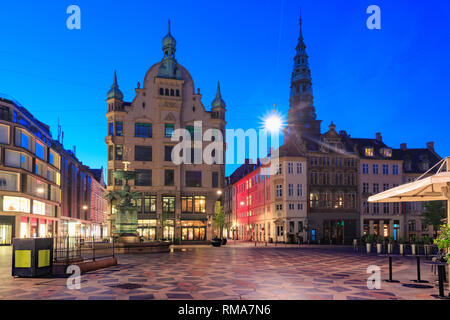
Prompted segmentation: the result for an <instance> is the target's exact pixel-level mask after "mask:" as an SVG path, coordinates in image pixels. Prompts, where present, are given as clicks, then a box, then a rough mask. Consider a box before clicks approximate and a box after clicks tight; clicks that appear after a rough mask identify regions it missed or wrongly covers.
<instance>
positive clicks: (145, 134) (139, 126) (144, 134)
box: [134, 123, 152, 138]
mask: <svg viewBox="0 0 450 320" xmlns="http://www.w3.org/2000/svg"><path fill="white" fill-rule="evenodd" d="M134 136H135V137H138V138H151V137H152V124H151V123H136V124H135V125H134Z"/></svg>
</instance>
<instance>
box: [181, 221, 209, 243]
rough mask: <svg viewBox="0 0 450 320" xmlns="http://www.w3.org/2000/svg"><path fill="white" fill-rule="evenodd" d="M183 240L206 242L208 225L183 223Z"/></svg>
mask: <svg viewBox="0 0 450 320" xmlns="http://www.w3.org/2000/svg"><path fill="white" fill-rule="evenodd" d="M181 240H182V241H204V240H206V223H205V222H203V221H181Z"/></svg>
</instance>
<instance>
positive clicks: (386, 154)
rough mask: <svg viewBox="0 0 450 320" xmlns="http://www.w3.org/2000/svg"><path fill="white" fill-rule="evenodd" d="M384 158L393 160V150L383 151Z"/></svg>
mask: <svg viewBox="0 0 450 320" xmlns="http://www.w3.org/2000/svg"><path fill="white" fill-rule="evenodd" d="M383 156H384V157H385V158H391V157H392V149H383Z"/></svg>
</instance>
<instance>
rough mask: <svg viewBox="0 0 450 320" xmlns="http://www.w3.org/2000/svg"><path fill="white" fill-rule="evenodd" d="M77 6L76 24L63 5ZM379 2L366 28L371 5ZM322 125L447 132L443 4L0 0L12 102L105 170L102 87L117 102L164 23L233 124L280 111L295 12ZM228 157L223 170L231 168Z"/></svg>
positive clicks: (414, 138) (155, 46)
mask: <svg viewBox="0 0 450 320" xmlns="http://www.w3.org/2000/svg"><path fill="white" fill-rule="evenodd" d="M71 4H77V5H78V6H80V8H81V19H82V22H81V30H73V31H71V30H68V29H67V28H66V19H67V17H68V15H67V14H66V8H67V7H68V6H69V5H71ZM371 4H376V5H378V6H380V7H381V16H382V29H381V30H368V29H367V27H366V19H367V17H368V16H369V15H368V14H366V8H367V7H368V6H369V5H371ZM300 7H301V8H302V12H303V22H304V23H303V33H304V37H305V42H306V45H307V47H308V48H307V52H308V54H309V56H310V61H309V62H310V67H311V70H312V77H313V90H314V101H315V107H316V111H317V115H318V118H319V119H321V120H323V125H322V131H326V130H327V126H328V124H329V123H330V122H331V121H334V123H335V124H336V125H337V130H346V131H347V132H348V133H349V134H351V135H352V136H353V137H375V133H376V132H381V133H382V135H383V138H384V141H385V142H386V143H387V144H388V145H390V146H392V147H396V148H397V147H399V145H400V143H402V142H407V143H408V146H409V147H425V144H426V142H427V141H435V146H436V150H437V151H438V153H439V154H440V155H441V156H448V155H450V142H449V139H448V118H449V116H450V111H449V102H448V101H449V97H448V92H449V85H450V83H449V82H450V81H449V74H450V59H449V51H450V26H449V24H448V23H449V22H448V21H450V2H449V1H444V0H442V1H436V0H429V1H410V0H396V1H392V0H391V1H382V0H370V1H363V0H359V1H358V0H340V1H338V0H334V1H331V0H330V1H325V0H319V1H318V0H314V1H312V0H310V1H306V0H302V1H300V0H285V1H282V0H280V1H274V0H258V1H247V0H245V1H244V0H227V1H211V0H209V1H177V0H173V1H167V0H166V1H154V0H151V1H149V0H146V1H144V0H141V1H137V0H130V1H120V3H119V1H92V0H90V1H86V0H71V1H63V0H60V1H15V2H13V1H2V3H1V4H0V33H1V46H0V92H2V93H6V94H8V95H11V96H13V97H14V98H16V99H17V100H18V101H20V102H21V103H22V104H23V105H24V106H25V107H26V108H27V109H28V110H30V112H31V113H32V114H33V115H35V116H36V117H37V118H38V119H39V120H41V121H43V122H45V123H47V124H49V125H50V126H51V128H52V132H53V137H54V138H56V136H57V120H58V118H59V119H60V122H61V124H62V128H63V131H64V145H65V147H66V148H68V149H70V148H72V146H73V145H76V146H77V156H78V157H79V158H80V160H82V161H83V163H85V164H87V165H89V166H91V167H100V166H104V167H106V155H107V153H106V145H105V143H104V137H105V135H106V132H107V129H106V117H105V112H106V102H105V99H106V92H107V91H108V89H109V88H110V86H111V84H112V80H113V71H114V69H117V72H118V80H119V85H120V88H121V90H122V91H123V93H124V95H125V100H126V101H131V100H132V99H133V98H134V88H135V87H136V84H137V82H138V81H140V82H141V83H142V82H143V78H144V75H145V73H146V72H147V70H148V69H149V68H150V66H151V65H153V64H154V63H156V62H158V61H159V60H160V59H161V58H162V51H161V39H162V37H163V36H164V35H166V33H167V20H168V19H171V21H172V34H173V35H174V37H175V38H176V40H177V54H176V57H177V60H178V62H179V63H180V64H182V65H183V66H185V67H186V68H187V69H188V70H189V71H190V73H191V75H192V76H193V79H194V83H195V85H196V87H199V88H200V89H201V92H202V93H203V104H204V105H205V106H206V107H207V108H208V106H210V104H211V101H212V100H213V98H214V96H215V92H216V85H217V80H220V82H221V87H222V94H223V98H224V100H225V101H226V103H227V106H228V113H227V121H228V128H243V129H247V128H252V127H253V128H258V127H259V122H260V119H259V116H261V115H263V114H264V113H266V112H268V111H269V110H271V109H272V108H273V104H276V105H277V108H278V110H279V111H280V112H281V113H282V114H284V115H287V111H288V107H289V101H288V99H289V90H290V89H289V86H290V75H291V71H292V67H293V60H292V59H293V57H294V55H295V46H296V44H297V39H298V32H299V26H298V21H299V11H300ZM234 168H235V166H228V167H227V175H228V174H230V173H231V172H232V170H233V169H234Z"/></svg>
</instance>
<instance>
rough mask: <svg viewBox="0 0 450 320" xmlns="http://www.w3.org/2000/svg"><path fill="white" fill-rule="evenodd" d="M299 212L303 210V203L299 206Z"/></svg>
mask: <svg viewBox="0 0 450 320" xmlns="http://www.w3.org/2000/svg"><path fill="white" fill-rule="evenodd" d="M297 210H299V211H301V210H303V203H298V204H297Z"/></svg>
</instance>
